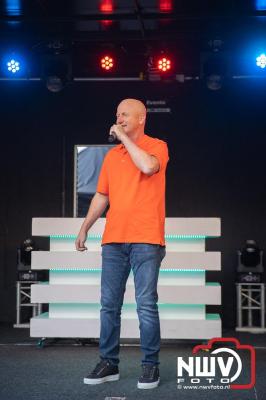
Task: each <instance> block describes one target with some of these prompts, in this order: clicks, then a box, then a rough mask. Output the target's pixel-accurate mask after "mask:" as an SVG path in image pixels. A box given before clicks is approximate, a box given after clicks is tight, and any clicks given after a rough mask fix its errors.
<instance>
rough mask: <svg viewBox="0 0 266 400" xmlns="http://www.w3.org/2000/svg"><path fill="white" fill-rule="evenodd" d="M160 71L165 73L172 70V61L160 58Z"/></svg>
mask: <svg viewBox="0 0 266 400" xmlns="http://www.w3.org/2000/svg"><path fill="white" fill-rule="evenodd" d="M158 69H159V70H160V71H163V72H166V71H169V69H171V60H169V59H168V58H166V57H163V58H160V60H158Z"/></svg>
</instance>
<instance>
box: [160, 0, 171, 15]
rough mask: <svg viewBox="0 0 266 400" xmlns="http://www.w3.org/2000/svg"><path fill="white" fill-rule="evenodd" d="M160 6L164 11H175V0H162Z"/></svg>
mask: <svg viewBox="0 0 266 400" xmlns="http://www.w3.org/2000/svg"><path fill="white" fill-rule="evenodd" d="M159 8H160V11H162V12H170V11H173V1H172V0H160V1H159Z"/></svg>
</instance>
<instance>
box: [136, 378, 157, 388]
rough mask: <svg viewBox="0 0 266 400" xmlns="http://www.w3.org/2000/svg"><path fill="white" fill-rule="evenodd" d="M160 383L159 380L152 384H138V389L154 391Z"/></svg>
mask: <svg viewBox="0 0 266 400" xmlns="http://www.w3.org/2000/svg"><path fill="white" fill-rule="evenodd" d="M159 383H160V379H158V381H156V382H151V383H142V382H138V385H137V386H138V389H154V388H156V387H157V386H159Z"/></svg>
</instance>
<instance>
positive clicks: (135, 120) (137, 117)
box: [116, 99, 146, 137]
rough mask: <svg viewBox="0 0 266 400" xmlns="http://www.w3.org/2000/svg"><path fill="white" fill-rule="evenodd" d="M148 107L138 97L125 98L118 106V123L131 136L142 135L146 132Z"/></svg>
mask: <svg viewBox="0 0 266 400" xmlns="http://www.w3.org/2000/svg"><path fill="white" fill-rule="evenodd" d="M145 121H146V107H145V105H144V104H143V103H142V102H141V101H139V100H136V99H125V100H123V101H121V103H120V104H119V105H118V107H117V113H116V123H117V124H118V125H121V126H122V127H123V129H124V131H125V133H126V134H127V135H129V136H137V137H138V136H141V135H142V134H143V133H144V126H145Z"/></svg>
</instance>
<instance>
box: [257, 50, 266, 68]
mask: <svg viewBox="0 0 266 400" xmlns="http://www.w3.org/2000/svg"><path fill="white" fill-rule="evenodd" d="M256 64H257V66H258V67H260V68H265V66H266V55H265V54H264V53H263V54H261V55H260V56H258V57H257V58H256Z"/></svg>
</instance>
